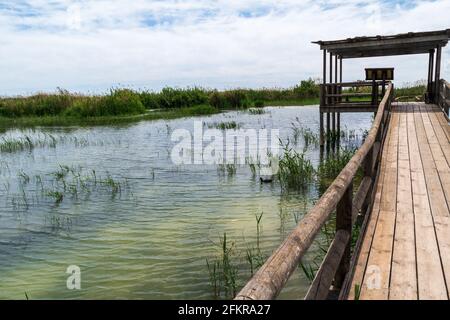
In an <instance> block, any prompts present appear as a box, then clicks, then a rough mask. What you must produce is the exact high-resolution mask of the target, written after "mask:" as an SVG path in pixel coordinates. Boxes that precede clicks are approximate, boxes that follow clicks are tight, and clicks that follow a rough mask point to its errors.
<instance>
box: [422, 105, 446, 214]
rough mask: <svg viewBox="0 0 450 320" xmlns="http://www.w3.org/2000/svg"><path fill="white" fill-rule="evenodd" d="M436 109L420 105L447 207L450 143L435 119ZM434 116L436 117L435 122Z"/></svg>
mask: <svg viewBox="0 0 450 320" xmlns="http://www.w3.org/2000/svg"><path fill="white" fill-rule="evenodd" d="M433 109H434V110H433ZM435 110H436V108H431V107H430V106H428V107H425V106H424V105H422V106H421V107H420V111H421V115H422V120H423V123H424V127H425V133H426V135H427V139H428V144H429V146H430V149H431V154H432V157H433V159H434V163H435V166H436V170H437V172H438V175H439V180H440V181H441V184H442V190H443V191H444V195H445V198H446V200H447V208H450V166H449V163H450V144H449V142H448V140H447V139H446V137H445V134H444V133H443V131H442V128H441V126H440V125H439V123H438V122H437V119H435V115H434V111H435ZM432 118H434V119H435V121H434V124H433V121H432Z"/></svg>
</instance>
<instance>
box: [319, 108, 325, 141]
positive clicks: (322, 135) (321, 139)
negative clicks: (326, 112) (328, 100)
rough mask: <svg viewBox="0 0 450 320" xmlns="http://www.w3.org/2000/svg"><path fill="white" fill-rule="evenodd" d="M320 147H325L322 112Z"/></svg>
mask: <svg viewBox="0 0 450 320" xmlns="http://www.w3.org/2000/svg"><path fill="white" fill-rule="evenodd" d="M319 114H320V147H323V145H324V143H325V139H324V133H323V112H322V111H320V112H319Z"/></svg>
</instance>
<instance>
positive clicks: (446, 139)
mask: <svg viewBox="0 0 450 320" xmlns="http://www.w3.org/2000/svg"><path fill="white" fill-rule="evenodd" d="M449 208H450V126H449V125H448V123H447V120H446V119H445V116H444V114H443V113H442V111H441V110H440V109H438V107H437V106H436V105H426V104H424V103H399V104H393V108H392V113H391V120H390V125H389V131H388V134H387V137H386V141H385V146H384V150H383V153H382V159H381V171H380V176H379V179H378V183H377V186H376V193H375V199H374V203H373V208H372V212H371V215H370V217H369V222H368V225H367V229H366V233H365V235H364V238H363V240H362V245H361V250H360V252H359V256H358V258H357V260H356V265H355V269H354V274H353V279H352V284H351V288H350V293H349V296H348V298H349V299H354V298H355V297H356V298H359V299H383V300H385V299H448V298H449V295H450V210H449Z"/></svg>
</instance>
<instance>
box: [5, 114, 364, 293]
mask: <svg viewBox="0 0 450 320" xmlns="http://www.w3.org/2000/svg"><path fill="white" fill-rule="evenodd" d="M265 110H266V112H265V113H264V114H261V115H252V114H249V113H248V112H246V111H231V112H226V113H223V114H218V115H212V116H206V117H195V118H183V119H176V120H160V121H148V122H139V123H136V124H132V125H127V126H120V127H93V128H39V129H34V130H8V131H6V132H3V133H1V134H0V143H4V142H5V141H7V140H11V139H16V140H17V139H22V141H26V138H25V137H28V138H29V139H30V140H31V141H33V145H34V148H32V149H28V148H25V150H18V151H15V152H7V151H0V179H1V182H0V298H1V299H25V298H26V296H28V297H29V298H30V299H213V298H214V295H213V291H212V288H211V284H210V278H209V272H208V268H207V265H206V260H207V259H213V258H214V257H215V256H217V255H218V254H219V252H220V239H221V237H222V236H223V234H224V233H226V234H227V239H228V242H229V243H231V242H234V255H233V263H235V264H236V265H237V266H242V268H238V270H239V273H238V276H237V280H238V286H241V285H242V284H244V282H245V280H247V279H248V278H249V277H250V274H249V272H248V270H247V269H248V268H246V267H245V252H246V249H248V248H249V247H252V246H254V245H255V242H256V219H255V215H256V214H260V213H262V212H263V216H262V219H261V233H260V247H261V251H262V252H263V253H264V254H265V255H266V256H268V255H270V253H271V252H272V251H273V250H274V249H276V248H277V247H278V246H279V244H280V243H281V241H282V240H283V239H284V238H285V237H286V235H287V234H288V233H289V231H290V230H292V229H293V228H294V226H295V225H296V220H298V218H299V217H301V216H303V215H304V214H305V213H306V212H307V211H308V209H309V208H311V207H312V205H313V202H314V201H315V200H317V198H318V197H319V191H318V188H317V186H316V185H315V184H314V183H311V186H310V187H309V188H308V189H307V190H306V191H304V192H290V193H286V192H282V190H281V187H280V185H279V183H278V182H276V181H275V182H272V183H266V184H262V183H260V181H259V179H258V176H257V175H256V176H254V175H253V173H252V171H251V170H250V168H249V166H248V165H245V164H243V165H239V166H237V169H236V173H235V174H232V175H229V174H227V172H226V171H225V172H224V171H223V170H221V169H220V168H218V166H214V165H198V164H197V165H189V164H182V165H177V164H174V163H173V161H172V159H171V156H170V155H171V150H172V148H173V146H174V145H175V144H176V141H172V140H171V136H172V133H173V132H174V130H176V129H183V128H184V129H188V130H190V131H193V127H194V121H203V123H204V125H203V127H204V128H208V126H212V125H213V124H214V123H219V122H229V121H235V122H236V123H238V124H239V125H240V126H241V128H252V129H263V128H265V129H272V128H275V129H279V130H280V137H281V138H282V139H286V138H288V137H292V134H293V129H292V123H293V122H294V123H296V124H297V125H298V126H302V127H304V128H310V129H311V130H312V131H314V132H317V131H318V120H319V112H318V107H317V106H309V107H283V108H278V107H266V108H265ZM371 121H372V114H364V113H359V114H343V115H342V116H341V125H342V127H343V130H347V131H348V132H350V135H352V134H353V135H355V136H356V139H354V141H356V142H355V144H358V143H360V140H361V139H358V137H361V136H362V135H363V132H364V130H367V129H369V128H370V125H371ZM295 148H296V149H298V150H302V149H303V141H302V139H301V138H300V139H299V141H298V142H297V145H296V146H295ZM306 155H307V157H308V158H309V159H311V161H312V162H313V164H314V166H317V164H318V162H319V159H320V153H319V148H318V147H316V146H312V147H310V148H308V150H307V151H306ZM311 250H312V251H314V250H317V249H315V248H314V247H313V248H312V249H311ZM69 266H78V267H79V268H80V271H81V278H80V279H81V289H79V290H77V289H75V290H69V289H68V288H67V283H66V282H67V279H68V277H69V274H68V273H66V270H67V268H68V267H69ZM308 284H309V282H308V280H307V279H306V277H305V275H304V274H303V272H302V271H301V269H300V268H299V269H298V271H297V272H295V274H294V275H293V276H292V277H291V279H290V281H289V282H288V284H287V286H286V287H285V289H284V290H283V292H282V293H281V295H280V297H279V298H282V299H287V298H288V299H301V298H303V296H304V294H305V292H306V290H307V288H308Z"/></svg>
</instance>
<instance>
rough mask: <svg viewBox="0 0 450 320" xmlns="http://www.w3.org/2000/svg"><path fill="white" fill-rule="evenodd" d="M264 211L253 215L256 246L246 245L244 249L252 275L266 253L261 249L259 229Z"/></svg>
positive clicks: (262, 261)
mask: <svg viewBox="0 0 450 320" xmlns="http://www.w3.org/2000/svg"><path fill="white" fill-rule="evenodd" d="M263 215H264V212H261V213H257V214H256V215H255V219H256V247H255V246H251V247H248V248H247V249H246V251H245V257H246V260H247V262H248V265H249V266H250V274H251V276H253V274H254V273H255V271H256V270H257V269H259V268H260V267H261V266H262V265H263V264H264V262H265V261H266V258H267V257H266V255H264V254H263V253H262V251H261V245H260V242H261V239H260V238H261V230H262V217H263Z"/></svg>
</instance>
